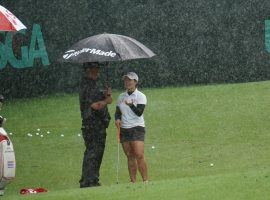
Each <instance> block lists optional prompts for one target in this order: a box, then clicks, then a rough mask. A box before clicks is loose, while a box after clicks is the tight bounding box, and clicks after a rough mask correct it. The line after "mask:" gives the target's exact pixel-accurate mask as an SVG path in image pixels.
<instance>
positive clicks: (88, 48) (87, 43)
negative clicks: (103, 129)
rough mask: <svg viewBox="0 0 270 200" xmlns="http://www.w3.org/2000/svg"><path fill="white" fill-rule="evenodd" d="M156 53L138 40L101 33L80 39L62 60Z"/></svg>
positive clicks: (126, 57)
mask: <svg viewBox="0 0 270 200" xmlns="http://www.w3.org/2000/svg"><path fill="white" fill-rule="evenodd" d="M154 55H155V54H154V53H153V52H152V51H151V50H150V49H148V48H147V47H146V46H144V45H143V44H142V43H140V42H138V41H137V40H135V39H133V38H130V37H127V36H123V35H116V34H107V33H104V34H99V35H95V36H91V37H88V38H85V39H83V40H80V41H79V42H77V43H76V44H74V45H73V46H71V47H70V48H69V49H68V50H67V51H66V52H65V54H64V55H63V57H62V58H61V61H62V62H74V63H85V62H109V61H124V60H132V59H140V58H151V57H152V56H154Z"/></svg>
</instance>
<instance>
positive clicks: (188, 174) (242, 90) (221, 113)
mask: <svg viewBox="0 0 270 200" xmlns="http://www.w3.org/2000/svg"><path fill="white" fill-rule="evenodd" d="M142 91H143V92H144V93H145V94H146V96H147V98H148V104H147V107H146V110H145V114H144V115H145V120H146V126H147V135H146V141H145V155H146V158H147V162H148V165H149V166H148V167H149V176H150V180H151V181H150V182H149V183H148V184H143V183H141V179H140V176H139V174H138V183H136V184H130V183H129V179H128V171H127V164H126V158H125V156H124V154H123V151H122V149H121V154H120V174H119V179H120V183H119V184H116V159H117V140H116V129H115V127H114V121H113V120H112V121H111V124H110V127H109V129H108V133H107V134H108V135H107V142H106V150H105V154H104V158H103V163H102V167H101V182H102V184H103V186H102V187H98V188H88V189H79V183H78V180H79V178H80V175H81V163H82V156H83V151H84V144H83V140H82V137H81V136H80V135H79V134H80V123H81V120H80V113H79V105H78V95H77V94H71V95H67V94H58V95H54V96H46V97H42V98H32V99H23V100H15V101H9V102H6V104H4V106H3V109H2V111H1V114H2V115H4V116H5V117H6V118H7V119H8V120H7V123H6V126H5V128H6V130H7V131H8V132H9V133H12V135H10V138H11V139H12V141H13V144H14V148H15V152H16V161H17V171H16V179H15V180H14V181H13V182H12V183H11V184H9V185H8V187H7V190H6V192H5V196H3V197H0V198H3V199H7V200H8V199H25V198H26V199H46V200H47V199H48V200H52V199H57V200H61V199H63V200H73V199H95V200H105V199H106V200H107V199H115V200H121V199H137V200H139V199H147V200H152V199H153V200H156V199H168V200H171V199H200V200H202V199H205V200H209V199H228V200H229V199H230V200H232V199H237V200H239V199H243V200H244V199H245V200H246V199H250V200H251V199H252V200H253V199H268V198H269V197H270V189H269V188H270V159H269V158H270V132H269V130H270V81H266V82H258V83H244V84H228V85H210V86H195V87H179V88H162V89H142ZM119 93H120V92H119V91H115V92H114V93H113V97H114V102H113V104H112V105H111V106H110V112H111V115H112V116H113V115H114V109H115V101H116V99H117V96H118V95H119ZM38 129H40V130H39V131H38ZM48 131H49V132H50V133H47V132H48ZM36 133H39V135H36ZM29 134H32V135H33V136H32V137H30V136H29ZM41 135H43V137H41ZM61 135H62V136H61ZM37 187H43V188H46V189H47V190H48V192H47V193H43V194H40V195H37V194H32V195H27V197H25V196H23V195H20V194H19V191H20V189H22V188H37Z"/></svg>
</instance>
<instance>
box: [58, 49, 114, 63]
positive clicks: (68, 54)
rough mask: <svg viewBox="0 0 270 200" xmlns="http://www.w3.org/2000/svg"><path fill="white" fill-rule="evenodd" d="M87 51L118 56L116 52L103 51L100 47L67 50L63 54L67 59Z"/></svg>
mask: <svg viewBox="0 0 270 200" xmlns="http://www.w3.org/2000/svg"><path fill="white" fill-rule="evenodd" d="M87 52H88V53H91V54H96V55H101V56H107V57H112V58H113V57H115V56H116V53H114V52H112V51H102V50H100V49H89V48H83V49H81V50H78V51H75V50H69V51H66V52H65V54H64V55H63V58H64V59H66V60H67V59H69V58H71V57H74V56H78V55H80V54H82V53H87Z"/></svg>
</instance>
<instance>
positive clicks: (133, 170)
mask: <svg viewBox="0 0 270 200" xmlns="http://www.w3.org/2000/svg"><path fill="white" fill-rule="evenodd" d="M122 146H123V149H124V152H125V154H126V156H127V161H128V171H129V176H130V181H131V182H133V183H135V182H136V174H137V168H138V167H137V161H136V157H135V155H134V152H133V151H132V148H131V144H130V142H124V143H123V144H122Z"/></svg>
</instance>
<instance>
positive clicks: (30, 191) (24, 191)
mask: <svg viewBox="0 0 270 200" xmlns="http://www.w3.org/2000/svg"><path fill="white" fill-rule="evenodd" d="M41 192H48V191H47V190H46V189H44V188H23V189H21V191H20V194H37V193H41Z"/></svg>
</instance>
